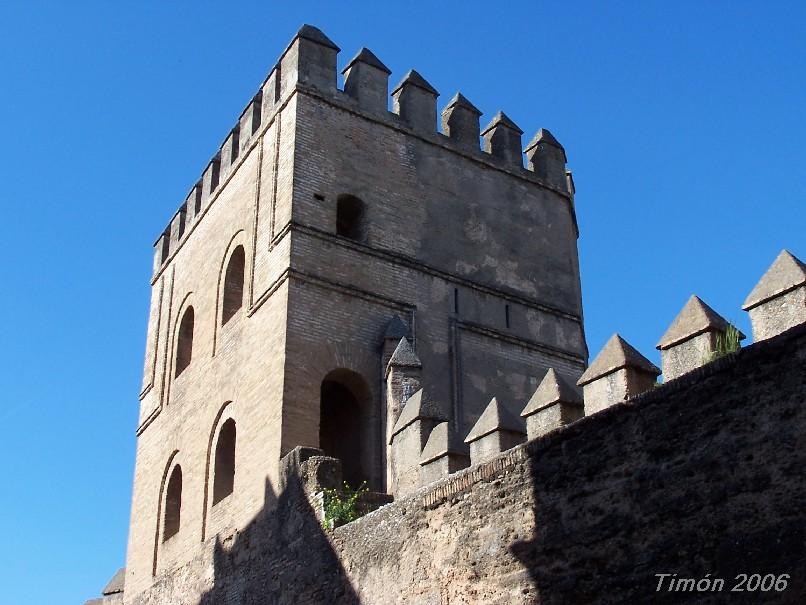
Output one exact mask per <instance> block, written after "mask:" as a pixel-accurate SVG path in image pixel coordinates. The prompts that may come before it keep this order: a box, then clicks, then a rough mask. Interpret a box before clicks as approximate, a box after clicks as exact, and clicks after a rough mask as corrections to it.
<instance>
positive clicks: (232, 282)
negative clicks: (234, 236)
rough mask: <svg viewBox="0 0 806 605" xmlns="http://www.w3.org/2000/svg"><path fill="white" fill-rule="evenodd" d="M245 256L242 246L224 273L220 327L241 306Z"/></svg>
mask: <svg viewBox="0 0 806 605" xmlns="http://www.w3.org/2000/svg"><path fill="white" fill-rule="evenodd" d="M245 261H246V255H245V254H244V251H243V246H238V247H237V248H235V251H234V252H233V253H232V256H230V258H229V262H228V263H227V270H226V271H225V272H224V296H223V304H222V311H221V325H222V326H223V325H224V324H225V323H227V322H228V321H229V320H230V319H232V316H233V315H235V313H236V312H237V311H238V310H239V309H240V308H241V307H242V306H243V272H244V264H245Z"/></svg>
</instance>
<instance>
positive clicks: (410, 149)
mask: <svg viewBox="0 0 806 605" xmlns="http://www.w3.org/2000/svg"><path fill="white" fill-rule="evenodd" d="M336 52H337V50H336V49H335V45H333V44H332V43H331V42H330V41H328V40H327V39H326V38H324V36H323V34H321V32H318V30H315V29H314V28H309V27H307V26H306V27H305V28H303V29H302V30H300V33H299V34H298V35H297V36H296V37H295V38H294V40H293V41H292V43H291V44H290V45H289V47H288V49H286V52H284V54H283V56H282V57H281V59H280V61H279V62H278V64H277V65H276V66H275V67H274V69H272V71H271V73H270V74H269V76H268V77H267V79H266V80H265V82H264V83H263V84H262V86H261V87H260V90H259V93H258V94H257V95H256V96H255V97H254V98H253V99H252V100H251V101H250V103H249V104H248V105H247V107H246V108H245V110H244V112H243V114H242V115H241V116H240V118H239V120H238V122H237V124H236V125H235V127H234V128H233V130H232V131H231V132H230V133H229V134H228V135H227V137H226V138H225V140H224V143H223V144H222V147H221V149H219V150H218V151H217V152H216V154H215V155H214V156H213V158H212V159H211V161H210V163H209V165H208V166H207V168H206V169H205V170H204V173H203V175H202V177H201V179H200V180H199V181H198V182H197V183H196V184H195V185H194V186H193V187H192V188H191V191H190V193H189V194H188V196H187V199H186V200H185V202H184V203H183V204H182V206H181V207H180V209H179V210H178V211H177V213H176V214H175V216H174V217H173V218H172V220H171V221H170V223H169V225H168V227H167V228H166V229H165V231H164V232H163V234H162V235H161V236H160V237H159V238H158V240H157V242H156V244H155V258H154V276H153V282H152V285H153V292H152V301H151V310H150V313H149V326H148V336H147V346H146V356H145V366H144V378H143V388H142V392H141V397H140V398H141V404H140V419H139V423H138V428H137V434H138V442H137V460H136V466H135V477H134V490H133V498H132V513H131V523H130V532H129V545H128V553H127V564H126V598H127V600H128V599H134V598H136V596H137V594H138V593H140V592H142V591H146V590H147V589H149V587H150V586H151V585H152V584H153V583H154V582H156V581H159V579H160V578H165V577H169V576H173V574H174V573H176V570H177V569H181V568H183V566H186V565H189V564H191V562H192V561H194V560H196V559H197V557H201V556H203V554H204V553H205V552H208V550H209V549H207V546H206V544H208V542H209V541H210V540H211V539H220V540H222V541H227V540H228V539H230V537H231V536H233V535H235V534H236V533H237V532H239V531H241V530H243V528H245V527H246V526H247V525H248V524H249V523H250V522H252V521H253V520H254V519H255V517H256V515H259V514H260V512H261V511H263V510H266V509H267V508H271V507H272V506H273V505H274V499H275V498H274V496H272V497H269V494H270V493H271V494H274V493H276V492H277V490H278V484H279V461H280V459H281V457H282V456H284V455H285V454H286V453H288V452H289V451H291V450H292V449H293V448H294V447H296V446H313V447H317V446H319V445H320V444H319V437H320V434H319V430H320V389H321V385H322V382H323V379H324V378H325V377H326V376H329V375H331V374H330V373H331V372H333V371H334V370H335V371H338V372H342V371H343V370H348V371H349V372H351V373H352V374H350V375H351V376H359V377H360V378H361V380H362V381H363V383H364V384H363V386H362V392H363V393H365V396H364V397H363V400H362V401H361V402H360V403H361V406H362V407H361V425H360V430H359V431H358V434H357V435H355V436H354V439H355V440H356V442H358V443H359V444H360V445H359V448H360V452H361V453H360V458H361V459H360V467H361V472H362V474H363V476H365V477H366V478H367V479H368V481H369V483H370V485H371V487H372V488H373V489H375V490H378V491H383V490H387V489H388V487H389V486H388V485H387V484H386V483H387V473H386V464H387V461H386V459H385V451H386V446H385V434H386V431H387V429H388V427H387V426H386V423H387V414H386V408H385V406H386V398H385V393H384V390H385V384H384V367H383V363H382V361H383V358H382V354H383V345H384V340H383V338H384V332H385V330H386V327H387V325H388V324H389V322H390V320H391V319H392V318H393V317H395V316H399V317H401V318H402V319H403V320H404V321H405V322H406V323H407V324H408V326H409V328H410V336H411V337H412V340H413V342H414V343H415V344H416V347H417V352H418V354H419V355H420V357H421V358H422V360H423V367H424V370H423V382H424V383H425V384H428V385H429V386H428V388H429V394H430V396H431V397H432V398H434V400H436V401H439V402H440V404H441V405H442V406H443V408H444V411H445V415H446V417H448V418H450V420H451V422H452V423H453V424H454V425H455V427H456V430H457V431H460V432H461V431H466V430H467V429H468V428H469V427H470V426H472V424H473V423H474V422H475V420H476V418H477V417H478V415H479V414H480V413H481V411H482V409H483V407H484V406H485V405H486V403H487V401H488V400H489V395H488V394H489V392H490V391H492V390H494V391H495V392H496V394H497V395H498V396H499V397H500V398H501V401H502V402H504V404H505V405H507V406H510V407H511V408H512V411H513V412H514V413H518V412H519V411H520V408H522V406H523V404H524V403H525V401H526V400H527V399H528V397H529V396H530V395H531V392H532V391H533V390H534V387H535V386H536V385H537V383H538V382H539V381H540V380H541V379H542V377H543V374H544V373H545V371H546V370H547V368H548V367H550V366H553V367H555V368H556V369H557V370H558V371H560V372H564V373H565V374H566V375H567V376H568V377H569V378H570V379H576V378H577V377H578V376H579V374H580V373H581V372H582V370H583V369H584V366H585V363H586V360H587V348H586V345H585V338H584V331H583V329H582V320H581V313H582V307H581V288H580V283H579V269H578V259H577V248H576V238H577V227H576V218H575V213H574V207H573V193H572V192H570V191H569V190H568V188H567V186H566V185H565V173H564V166H558V167H555V168H556V170H558V171H559V172H561V173H562V174H561V175H560V176H561V178H559V179H554V181H553V184H552V183H550V182H549V180H547V179H546V178H545V175H543V176H541V175H538V174H537V173H536V172H535V171H533V170H529V169H526V168H524V167H523V166H522V162H521V163H520V164H519V163H518V162H515V161H514V160H513V159H512V158H509V160H507V161H506V162H504V161H502V160H501V159H500V158H499V157H498V155H497V154H496V153H495V149H492V151H493V153H485V152H484V151H482V150H480V149H478V148H477V149H472V148H471V147H469V146H468V144H467V140H465V139H461V140H460V135H461V132H460V130H461V129H459V130H456V129H454V130H456V132H453V131H451V133H450V136H448V134H443V133H439V132H437V131H436V115H435V114H434V120H433V128H431V129H430V130H428V129H427V128H424V127H423V124H424V123H425V122H423V121H422V119H421V118H423V116H425V117H428V115H430V114H429V113H428V111H426V110H425V109H424V106H419V105H418V103H420V102H421V100H422V99H424V98H425V97H423V96H422V95H420V96H418V94H419V93H416V94H408V93H406V95H404V96H405V97H406V99H405V102H404V105H406V107H408V108H409V109H411V110H413V111H414V113H413V114H411V115H412V116H414V115H416V116H417V122H416V124H415V123H407V122H406V120H405V119H404V116H400V115H397V114H394V113H391V112H388V111H385V110H383V111H381V110H380V108H379V107H377V103H376V102H375V101H374V100H373V99H375V97H376V96H377V95H374V94H373V95H369V96H366V95H365V96H364V97H362V96H361V94H358V96H355V93H356V89H355V88H353V89H351V90H352V93H353V95H352V96H351V94H347V93H345V92H343V91H342V90H339V89H337V88H336V85H335V83H336V71H335V70H336ZM361 69H363V68H361ZM355 73H358V72H355ZM366 73H369V72H366ZM385 78H386V76H379V77H378V74H375V75H374V76H372V77H369V78H364V79H363V80H359V81H358V82H359V89H358V92H359V93H360V92H361V90H360V86H377V85H378V84H379V83H380V84H383V83H384V81H385ZM412 81H414V80H412ZM361 82H363V84H361ZM420 85H421V84H420ZM376 92H377V91H376ZM409 92H412V91H409ZM384 94H386V92H385V91H384ZM427 96H428V95H426V97H427ZM401 98H402V97H401ZM418 99H420V100H418ZM366 102H371V103H372V106H371V107H370V106H369V105H366ZM426 109H427V108H426ZM424 112H425V113H424ZM427 121H428V120H426V122H427ZM457 128H458V127H457ZM513 132H514V131H513ZM508 136H510V139H508V140H509V141H510V143H511V142H512V141H511V135H508ZM477 138H478V137H477ZM555 176H556V175H555ZM558 182H559V183H560V185H559V186H558V185H557V183H558ZM343 194H350V195H353V196H357V197H359V198H360V199H361V200H362V201H363V202H364V205H365V216H364V219H363V221H364V225H365V227H364V229H363V230H362V236H361V237H360V238H358V239H351V238H348V237H345V236H343V235H339V234H338V233H337V229H336V223H337V220H336V219H337V216H336V214H337V210H336V207H337V202H338V197H339V195H343ZM239 246H242V247H243V249H244V252H245V259H246V262H245V281H244V292H245V294H244V304H243V306H242V308H241V309H240V310H239V311H238V312H237V313H236V314H235V316H234V317H233V318H232V319H230V320H229V321H227V322H226V323H225V324H223V325H222V321H221V319H222V299H223V286H224V279H223V275H224V272H225V269H226V266H227V263H228V260H229V258H230V257H231V256H232V254H233V252H234V251H235V250H236V248H237V247H239ZM191 307H192V308H193V311H194V317H195V321H194V329H193V348H192V359H191V362H190V365H189V366H188V367H187V369H185V370H184V371H183V372H181V373H180V374H179V375H177V373H176V355H177V348H178V347H177V343H178V340H179V325H180V320H181V318H182V316H183V314H184V313H185V312H186V310H188V309H189V308H191ZM229 419H233V420H234V421H235V423H236V426H237V441H236V460H237V462H236V465H235V479H234V485H235V489H234V492H233V493H232V494H231V495H230V496H228V497H227V498H225V499H224V500H222V501H221V502H219V503H217V504H216V505H213V504H212V497H211V490H212V468H213V463H214V457H215V452H214V445H215V443H216V440H217V437H218V431H219V430H220V428H221V426H222V425H223V424H224V423H225V422H226V421H227V420H229ZM176 465H179V466H180V467H181V470H182V477H183V487H182V501H181V523H180V527H179V531H178V533H177V534H175V535H173V536H172V537H170V538H169V539H167V540H163V538H162V536H163V527H162V523H163V520H162V519H163V517H164V510H165V507H166V506H167V503H166V495H165V493H166V491H165V490H166V483H167V480H168V477H170V476H171V473H172V472H173V470H174V467H175V466H176ZM177 581H178V580H177Z"/></svg>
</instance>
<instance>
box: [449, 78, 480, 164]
mask: <svg viewBox="0 0 806 605" xmlns="http://www.w3.org/2000/svg"><path fill="white" fill-rule="evenodd" d="M479 116H481V112H480V111H479V110H478V109H477V108H476V106H475V105H473V103H471V102H470V101H468V100H467V99H466V98H465V96H464V95H463V94H462V93H460V92H457V93H456V95H454V97H453V98H452V99H451V100H450V101H448V104H447V105H446V106H445V109H443V110H442V132H443V133H445V135H446V136H448V137H450V138H451V140H452V141H454V142H455V143H456V144H457V145H458V146H459V147H461V148H463V149H467V150H469V151H478V150H479V136H480V131H479Z"/></svg>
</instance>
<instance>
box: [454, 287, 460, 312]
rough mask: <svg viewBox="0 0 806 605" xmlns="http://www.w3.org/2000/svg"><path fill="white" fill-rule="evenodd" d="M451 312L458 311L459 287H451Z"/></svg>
mask: <svg viewBox="0 0 806 605" xmlns="http://www.w3.org/2000/svg"><path fill="white" fill-rule="evenodd" d="M453 312H454V313H457V314H458V313H459V288H454V289H453Z"/></svg>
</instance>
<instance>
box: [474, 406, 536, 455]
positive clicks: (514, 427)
mask: <svg viewBox="0 0 806 605" xmlns="http://www.w3.org/2000/svg"><path fill="white" fill-rule="evenodd" d="M525 440H526V430H525V427H524V426H523V421H522V420H521V419H520V418H518V417H517V416H515V415H514V414H513V413H512V412H510V411H509V410H508V409H506V408H505V407H504V406H502V405H501V404H500V403H498V400H497V399H496V398H495V397H493V398H492V400H490V403H489V404H487V407H486V408H485V409H484V411H483V412H482V413H481V416H479V419H478V420H477V421H476V424H474V425H473V428H472V429H470V433H468V435H467V437H465V443H467V444H469V445H470V462H471V463H472V464H478V463H479V462H483V461H484V460H488V459H490V458H494V457H495V456H497V455H498V454H500V453H501V452H504V451H506V450H508V449H510V448H513V447H515V446H516V445H518V444H519V443H523V442H524V441H525Z"/></svg>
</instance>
